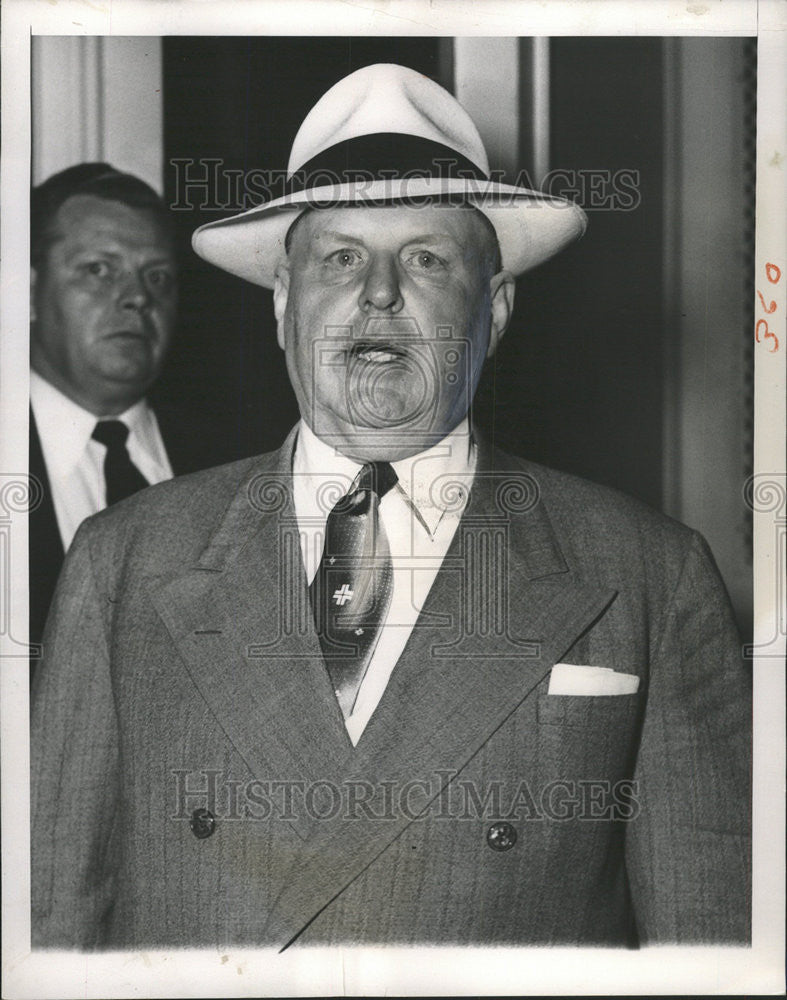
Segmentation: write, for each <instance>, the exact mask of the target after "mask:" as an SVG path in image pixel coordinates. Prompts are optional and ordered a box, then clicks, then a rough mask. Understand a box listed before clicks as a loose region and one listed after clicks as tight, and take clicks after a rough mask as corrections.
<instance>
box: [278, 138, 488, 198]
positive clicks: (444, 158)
mask: <svg viewBox="0 0 787 1000" xmlns="http://www.w3.org/2000/svg"><path fill="white" fill-rule="evenodd" d="M410 177H413V178H414V177H439V178H445V179H451V178H458V179H460V180H471V179H474V180H487V175H486V174H485V173H484V172H483V170H481V168H480V167H479V166H478V165H477V164H475V163H473V161H472V160H470V159H468V158H467V157H466V156H464V155H463V154H462V153H459V152H458V151H457V150H456V149H453V148H452V147H451V146H445V145H444V144H443V143H441V142H436V141H435V140H434V139H425V138H424V137H423V136H420V135H409V134H406V133H403V132H375V133H373V134H371V135H358V136H354V137H353V138H352V139H344V140H343V141H342V142H337V143H336V145H335V146H329V147H328V148H327V149H323V150H322V151H321V152H319V153H318V154H317V155H316V156H314V157H312V159H311V160H308V161H307V162H306V163H304V164H303V166H302V167H299V168H298V170H296V171H295V172H294V173H293V174H292V175H291V176H290V177H289V178H288V180H287V186H286V193H287V194H288V195H290V194H296V193H299V192H301V191H306V190H308V189H309V188H317V187H326V186H329V185H331V184H353V183H359V182H363V181H367V182H368V181H374V180H394V179H398V178H410Z"/></svg>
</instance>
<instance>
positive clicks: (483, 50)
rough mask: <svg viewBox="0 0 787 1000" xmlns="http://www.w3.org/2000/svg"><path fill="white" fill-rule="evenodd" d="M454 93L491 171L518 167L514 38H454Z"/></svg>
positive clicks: (508, 172)
mask: <svg viewBox="0 0 787 1000" xmlns="http://www.w3.org/2000/svg"><path fill="white" fill-rule="evenodd" d="M454 93H455V94H456V97H457V100H458V101H459V103H460V104H461V105H462V106H463V107H464V108H465V110H466V111H467V113H468V114H469V115H470V117H471V118H472V119H473V121H474V122H475V124H476V126H477V127H478V131H479V132H480V134H481V138H482V139H483V142H484V146H485V147H486V151H487V155H488V156H489V165H490V167H491V168H492V170H502V171H503V172H504V173H505V175H506V177H507V178H508V179H511V180H512V179H514V178H515V177H516V174H517V170H518V168H519V162H518V161H519V118H520V109H519V39H518V38H483V37H472V38H457V39H456V40H455V42H454Z"/></svg>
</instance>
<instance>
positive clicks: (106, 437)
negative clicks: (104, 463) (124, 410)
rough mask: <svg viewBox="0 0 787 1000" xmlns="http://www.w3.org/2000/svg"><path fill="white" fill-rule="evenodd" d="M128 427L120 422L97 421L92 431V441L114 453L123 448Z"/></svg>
mask: <svg viewBox="0 0 787 1000" xmlns="http://www.w3.org/2000/svg"><path fill="white" fill-rule="evenodd" d="M127 439H128V427H126V425H125V424H124V423H123V421H122V420H99V422H98V423H97V424H96V426H95V428H94V430H93V440H94V441H98V442H99V443H100V444H103V445H104V446H105V447H106V448H110V449H112V450H113V451H115V450H116V449H118V448H123V447H125V444H126V441H127Z"/></svg>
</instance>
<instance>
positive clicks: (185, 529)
mask: <svg viewBox="0 0 787 1000" xmlns="http://www.w3.org/2000/svg"><path fill="white" fill-rule="evenodd" d="M271 454H275V453H271ZM270 458H271V455H258V456H256V457H254V458H246V459H242V460H240V461H237V462H230V463H229V464H227V465H220V466H216V467H214V468H211V469H203V470H201V471H200V472H193V473H190V474H189V475H186V476H176V477H175V478H174V479H169V480H166V481H165V482H163V483H157V484H156V485H154V486H149V487H148V488H147V489H144V490H141V491H140V492H139V493H136V494H134V495H133V496H131V497H128V498H127V499H126V500H123V501H121V502H120V503H117V504H113V506H111V507H108V508H106V509H105V510H102V511H99V513H98V514H94V515H93V516H92V517H90V518H88V519H87V520H86V521H85V522H83V524H82V526H81V527H80V529H79V532H78V535H77V537H76V538H75V540H74V544H77V542H80V543H84V542H87V543H88V544H89V545H90V548H91V550H93V552H94V553H95V554H96V555H98V556H99V558H100V559H101V560H102V561H103V562H105V563H106V562H107V561H108V560H112V561H115V562H119V561H125V560H126V559H128V558H129V556H137V557H141V558H143V559H144V560H146V562H147V564H148V565H150V566H151V567H154V566H159V567H162V569H163V568H165V567H166V566H167V565H168V564H171V565H172V567H173V568H174V567H175V566H176V565H177V564H179V563H181V562H182V561H184V560H187V559H190V558H192V557H193V556H194V555H195V554H196V553H198V552H199V551H201V549H202V547H204V545H205V544H206V542H207V540H208V539H209V538H210V536H211V534H212V532H213V531H214V530H215V529H216V527H217V525H218V524H219V523H220V521H221V519H222V518H223V517H224V515H225V513H226V511H227V509H228V508H229V506H230V504H231V503H232V501H233V499H234V497H235V496H236V495H237V493H238V491H239V490H240V489H241V488H242V487H243V484H244V483H245V482H249V481H251V480H253V477H254V475H255V472H256V470H261V471H262V470H264V469H265V468H266V467H267V464H268V461H269V460H270Z"/></svg>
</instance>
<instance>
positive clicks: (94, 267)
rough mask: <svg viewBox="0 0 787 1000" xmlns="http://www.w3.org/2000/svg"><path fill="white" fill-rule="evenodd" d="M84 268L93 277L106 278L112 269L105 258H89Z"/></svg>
mask: <svg viewBox="0 0 787 1000" xmlns="http://www.w3.org/2000/svg"><path fill="white" fill-rule="evenodd" d="M84 270H85V271H86V272H87V274H90V275H92V276H93V277H95V278H107V277H109V275H110V274H111V271H112V269H111V267H110V266H109V264H108V263H107V262H106V261H105V260H89V261H88V262H87V263H86V264H85V265H84Z"/></svg>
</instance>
